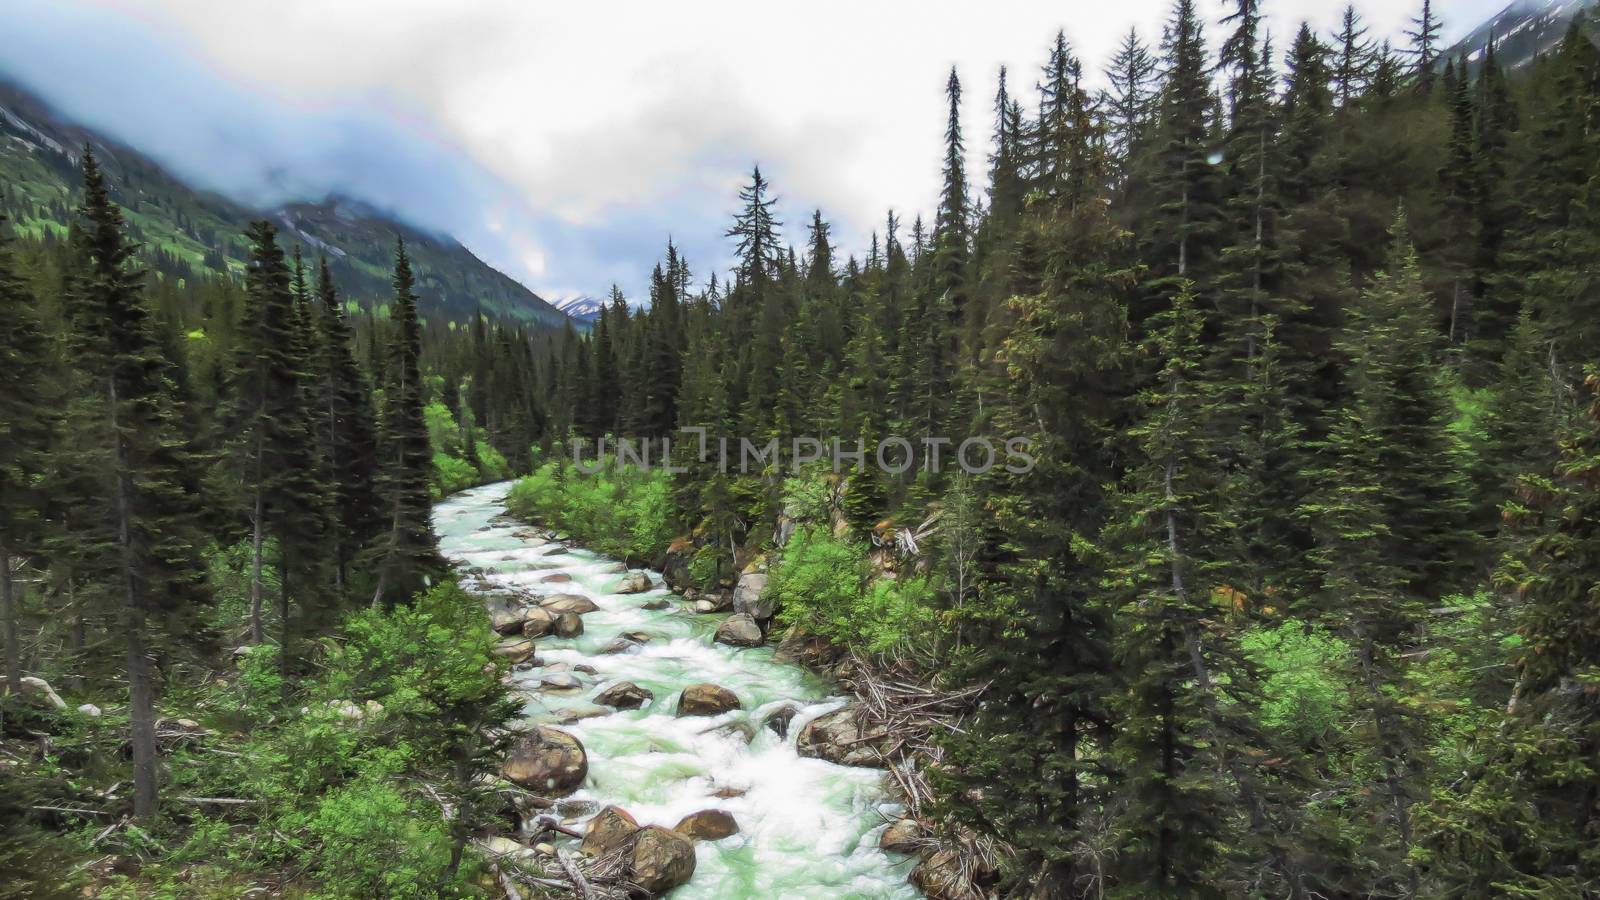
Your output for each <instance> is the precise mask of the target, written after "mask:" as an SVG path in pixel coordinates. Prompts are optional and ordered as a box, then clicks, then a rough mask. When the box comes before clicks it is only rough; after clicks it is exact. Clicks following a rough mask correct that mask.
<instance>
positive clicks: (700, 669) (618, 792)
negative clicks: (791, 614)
mask: <svg viewBox="0 0 1600 900" xmlns="http://www.w3.org/2000/svg"><path fill="white" fill-rule="evenodd" d="M510 487H511V486H510V484H509V483H501V484H494V485H488V486H486V487H481V488H476V489H473V490H470V491H465V492H463V493H461V494H457V495H456V496H454V497H451V498H449V499H447V500H445V501H444V502H442V503H440V504H439V505H438V506H437V507H436V508H435V511H434V528H435V530H436V531H437V532H438V535H439V542H440V548H441V549H442V551H443V552H444V554H445V555H446V556H447V557H448V558H450V559H451V560H452V561H454V562H456V563H457V564H459V565H460V566H462V567H478V568H481V569H483V570H485V573H486V574H485V575H483V576H482V577H480V578H473V579H468V580H467V581H466V584H465V586H466V587H467V588H468V589H469V590H479V591H483V590H493V589H495V588H497V587H500V588H504V587H516V588H519V589H523V590H530V591H534V592H537V593H573V594H582V595H584V596H587V597H589V598H590V599H592V600H593V601H594V602H595V604H596V605H598V606H599V607H600V608H599V609H598V610H597V611H595V612H591V613H589V614H588V615H586V616H584V617H583V619H584V629H585V630H584V633H583V634H582V635H580V636H579V637H577V638H573V639H558V638H555V637H553V636H549V637H544V638H540V639H539V641H538V658H539V661H540V662H542V663H545V664H552V663H567V664H568V665H570V666H577V665H580V664H582V665H586V666H590V667H593V669H594V670H595V674H593V675H590V674H587V673H584V672H581V671H579V672H573V673H572V674H575V675H577V677H578V678H579V679H580V680H581V682H582V688H581V689H579V690H576V691H571V692H562V693H553V692H552V693H545V692H541V691H540V690H539V689H538V688H539V683H540V680H541V679H542V678H543V677H544V675H545V674H546V673H543V672H541V671H540V670H539V669H537V668H535V669H531V670H527V671H519V672H517V673H516V674H515V675H514V676H513V677H514V678H515V681H516V687H517V690H518V691H519V696H520V697H522V698H524V699H525V700H526V706H525V707H524V710H525V714H526V715H527V717H528V718H529V719H530V720H532V721H535V722H539V723H542V724H557V723H559V722H561V720H563V719H568V718H570V717H572V716H574V715H582V714H584V713H591V714H592V713H598V712H603V713H604V714H603V715H596V716H594V717H592V718H584V719H582V720H580V721H576V722H573V723H571V724H567V725H559V726H558V727H560V728H561V729H562V730H564V731H567V732H568V733H570V734H572V735H574V736H575V737H577V738H578V740H580V741H582V742H583V745H584V747H585V749H586V750H587V751H588V756H589V776H588V779H587V780H586V782H585V783H584V785H583V787H582V788H581V789H579V790H578V791H577V792H576V793H574V794H572V795H571V796H570V797H568V798H566V800H567V801H577V802H568V803H566V804H565V806H566V808H568V809H569V810H570V809H574V808H581V807H586V806H589V805H590V804H584V803H582V801H590V803H591V804H592V805H593V807H595V808H597V807H599V806H604V805H607V804H615V805H617V806H620V807H622V808H623V809H626V810H627V811H628V812H630V813H632V814H633V816H634V817H635V818H636V819H637V820H638V822H639V824H640V825H650V824H658V825H663V826H666V827H668V828H671V827H672V826H673V825H675V824H677V822H678V821H679V819H681V818H682V817H683V816H684V815H686V814H688V813H691V812H695V811H697V810H702V809H712V808H716V809H723V810H726V811H727V812H729V813H731V814H733V816H734V817H735V818H736V819H737V820H738V823H739V827H740V833H739V834H737V835H734V836H733V837H729V838H724V839H723V840H721V841H715V842H712V841H700V842H698V843H697V845H696V866H695V874H694V878H693V879H692V880H691V881H690V882H689V884H687V885H684V886H683V887H680V888H678V889H677V890H675V891H673V892H671V894H670V895H669V896H670V897H671V898H672V900H702V898H718V900H740V898H778V897H781V898H819V900H820V898H828V900H840V898H871V900H896V898H907V900H914V898H918V897H920V896H921V894H920V893H919V892H918V891H917V890H916V889H915V888H913V887H912V886H911V885H909V884H908V883H907V882H906V875H907V873H908V872H909V871H910V869H911V866H912V864H913V863H914V862H915V860H914V859H912V858H910V857H905V856H899V855H894V854H888V853H885V852H883V851H882V850H879V849H878V847H877V839H878V835H879V833H880V832H881V831H882V829H883V827H884V824H885V822H886V821H887V820H888V819H886V817H889V818H892V817H893V814H894V813H895V812H896V811H898V809H899V807H898V806H897V805H895V804H894V802H893V800H892V799H891V797H890V796H889V794H888V792H887V791H886V789H885V785H884V773H883V772H881V771H878V770H875V769H863V768H852V767H847V766H839V765H835V764H833V763H830V762H825V761H823V760H819V759H807V758H802V757H801V756H799V755H798V754H797V753H796V752H795V747H794V743H795V736H796V735H797V734H799V732H800V729H801V728H802V727H804V725H805V723H806V722H808V721H810V720H811V719H813V718H815V717H817V716H819V715H822V714H823V713H826V712H829V711H831V710H833V709H836V708H838V707H839V706H840V705H842V704H843V703H844V702H845V698H844V697H842V696H838V695H836V694H833V693H831V692H830V689H829V686H828V684H826V683H825V682H824V681H823V680H821V679H819V678H817V677H816V676H814V675H813V674H811V673H810V672H807V671H805V670H804V669H802V668H800V667H798V666H794V665H788V664H783V663H778V662H774V661H773V658H772V653H773V651H772V648H771V647H762V648H754V649H736V648H733V647H727V646H723V645H720V644H715V643H713V642H712V640H711V637H712V632H713V631H714V630H715V628H716V625H717V623H718V622H719V621H720V620H721V619H722V616H705V615H695V614H694V613H692V612H690V611H688V610H687V609H685V608H684V607H683V604H682V602H681V601H679V600H678V598H677V597H676V596H675V595H672V594H670V592H669V591H668V590H667V589H666V587H665V586H664V585H663V584H662V583H661V579H660V576H659V575H658V574H657V573H654V572H652V573H649V574H650V578H651V583H652V588H651V590H650V591H648V592H647V593H644V594H627V595H623V594H614V593H610V591H611V589H612V588H613V586H614V585H616V583H617V582H618V581H619V580H620V578H621V575H620V574H619V573H620V567H619V566H618V565H617V564H616V562H615V561H613V560H610V559H607V558H605V557H603V556H600V555H598V554H595V553H590V552H588V551H586V550H581V549H575V548H572V547H570V546H561V545H553V544H547V543H541V542H540V541H537V540H530V539H528V538H526V536H525V535H526V528H527V526H525V525H519V524H517V523H514V522H510V521H508V520H507V519H506V518H503V517H502V514H503V513H504V512H505V497H506V494H507V493H508V492H509V491H510ZM518 532H523V535H524V536H519V535H518ZM558 574H559V575H568V576H570V577H571V581H570V582H567V583H560V584H551V583H546V582H544V579H545V578H546V577H547V576H550V575H558ZM661 597H666V598H668V599H670V600H671V601H672V602H671V603H670V604H669V605H668V607H667V608H666V609H664V610H657V611H651V610H645V609H641V608H640V606H641V604H643V603H645V602H646V601H649V600H651V599H652V598H661ZM624 632H644V633H646V634H648V635H650V636H651V639H650V640H649V642H647V643H645V644H644V645H642V646H640V647H638V648H636V649H633V650H632V651H630V652H626V653H611V654H604V653H601V652H600V650H601V649H602V648H605V647H607V645H610V644H612V643H613V642H614V641H615V640H616V638H617V637H618V636H619V635H621V634H622V633H624ZM622 680H627V681H632V682H634V683H635V684H638V685H640V686H641V687H644V688H647V689H648V690H650V691H651V692H652V693H653V694H654V695H655V699H654V700H653V701H650V702H648V703H646V704H645V706H644V707H643V708H641V709H637V710H628V711H612V710H611V709H609V708H608V707H600V706H596V705H595V704H594V703H592V702H591V698H593V697H594V696H595V695H596V694H598V693H599V692H600V691H602V690H604V689H605V687H606V686H607V685H609V684H611V683H615V682H617V681H622ZM696 682H711V683H713V684H718V685H721V686H723V687H725V688H728V689H729V690H731V691H733V692H734V693H736V694H737V695H738V696H739V700H740V705H741V706H742V709H740V710H736V711H733V712H728V713H724V714H722V715H720V716H716V717H712V718H697V717H690V718H681V719H680V718H675V717H674V716H673V711H674V710H675V709H676V706H677V697H678V693H679V692H680V691H681V690H682V689H683V688H684V687H685V686H686V685H689V684H693V683H696ZM789 704H792V705H795V706H798V707H799V712H798V713H797V714H796V716H795V718H794V721H793V723H792V725H791V727H790V728H789V732H788V735H787V737H779V736H778V735H777V734H776V733H775V732H773V731H772V730H770V729H768V728H764V727H761V723H762V722H763V721H764V720H765V718H766V716H767V715H769V714H770V713H771V712H772V711H773V710H776V709H779V708H781V707H783V706H784V705H789ZM740 725H743V726H744V728H743V729H741V728H740V727H739V726H740ZM723 726H732V727H726V728H725V727H723ZM741 730H743V731H744V733H743V734H741V733H739V732H740V731H741ZM751 733H753V735H754V737H753V739H750V740H748V741H747V740H746V735H747V734H751ZM588 814H592V809H591V810H590V812H589V813H588ZM585 821H586V815H585V814H575V815H574V816H573V817H572V821H569V823H568V824H571V825H574V826H575V827H577V828H578V829H580V830H581V829H582V827H583V823H584V822H585Z"/></svg>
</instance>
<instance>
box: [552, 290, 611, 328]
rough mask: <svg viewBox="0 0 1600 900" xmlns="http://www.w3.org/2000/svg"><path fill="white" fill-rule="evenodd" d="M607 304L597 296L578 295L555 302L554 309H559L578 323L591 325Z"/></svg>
mask: <svg viewBox="0 0 1600 900" xmlns="http://www.w3.org/2000/svg"><path fill="white" fill-rule="evenodd" d="M606 306H607V303H606V301H605V300H601V299H600V298H598V297H588V296H583V295H579V296H577V297H568V298H566V299H565V300H557V301H556V302H555V307H556V309H559V310H561V312H563V313H564V314H566V317H567V318H569V319H571V320H572V321H574V322H576V323H578V324H580V325H593V324H594V323H595V322H596V321H598V320H599V318H600V313H601V311H602V310H604V309H605V308H606Z"/></svg>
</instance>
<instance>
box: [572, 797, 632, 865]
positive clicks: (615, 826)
mask: <svg viewBox="0 0 1600 900" xmlns="http://www.w3.org/2000/svg"><path fill="white" fill-rule="evenodd" d="M638 830H639V823H638V821H637V820H635V819H634V817H633V816H632V815H630V814H629V813H628V811H627V810H625V809H623V808H622V807H620V806H608V807H606V808H605V809H602V810H600V812H598V813H596V814H595V817H594V818H593V819H590V820H589V827H588V829H587V830H585V831H584V833H583V844H582V845H581V846H580V847H579V848H578V849H580V850H582V851H583V852H584V853H587V854H589V855H590V856H605V855H606V854H607V853H610V852H611V851H613V850H616V849H618V848H619V847H622V846H624V845H626V844H627V843H628V839H629V838H631V837H633V834H634V832H636V831H638Z"/></svg>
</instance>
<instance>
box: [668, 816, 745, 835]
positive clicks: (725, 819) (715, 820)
mask: <svg viewBox="0 0 1600 900" xmlns="http://www.w3.org/2000/svg"><path fill="white" fill-rule="evenodd" d="M672 830H673V831H676V832H677V833H679V834H681V835H683V836H684V837H686V838H689V839H691V840H696V841H720V840H722V839H723V838H725V837H732V836H733V835H736V834H738V833H739V823H738V821H737V820H735V819H734V818H733V813H730V812H728V811H726V810H721V809H702V810H700V811H699V812H692V813H689V814H688V815H687V816H684V817H683V818H682V819H680V820H679V821H678V824H677V825H674V826H673V827H672Z"/></svg>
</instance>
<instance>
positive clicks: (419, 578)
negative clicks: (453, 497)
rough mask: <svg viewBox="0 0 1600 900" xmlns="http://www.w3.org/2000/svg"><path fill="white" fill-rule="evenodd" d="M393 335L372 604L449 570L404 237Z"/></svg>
mask: <svg viewBox="0 0 1600 900" xmlns="http://www.w3.org/2000/svg"><path fill="white" fill-rule="evenodd" d="M392 309H393V313H392V314H393V317H394V325H395V327H394V335H393V339H392V343H391V345H390V347H389V358H388V360H387V361H386V365H385V371H384V382H383V420H382V431H381V432H380V435H381V440H380V442H379V451H380V453H381V459H382V462H381V468H380V470H379V471H380V476H379V482H378V484H379V497H380V498H381V500H382V502H383V505H384V507H385V508H386V509H385V512H386V515H387V517H388V523H387V525H386V527H385V529H384V533H383V534H382V535H380V537H379V539H378V542H377V545H376V548H375V555H374V560H375V562H374V567H375V569H376V575H377V587H376V589H375V590H374V592H373V597H372V599H373V603H379V602H385V603H390V604H393V603H395V602H398V601H403V600H405V599H407V598H409V597H410V596H411V595H412V594H414V593H416V592H417V591H419V590H421V589H422V588H423V587H425V586H426V585H427V584H428V583H429V582H430V581H432V580H433V579H434V578H435V577H437V576H438V575H439V574H440V573H441V572H442V571H443V570H444V560H443V559H442V558H441V557H440V556H439V542H438V538H437V537H435V536H434V533H433V522H432V513H433V498H432V496H431V493H430V485H432V483H433V451H432V449H431V447H430V446H429V443H428V426H427V423H426V421H425V420H424V418H423V413H422V408H423V406H424V405H425V399H424V394H423V385H422V366H421V356H422V322H421V320H420V319H419V318H418V316H417V294H416V278H415V276H414V275H412V272H411V259H410V258H409V257H408V256H407V255H406V245H405V241H404V240H403V239H396V241H395V251H394V304H393V307H392Z"/></svg>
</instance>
